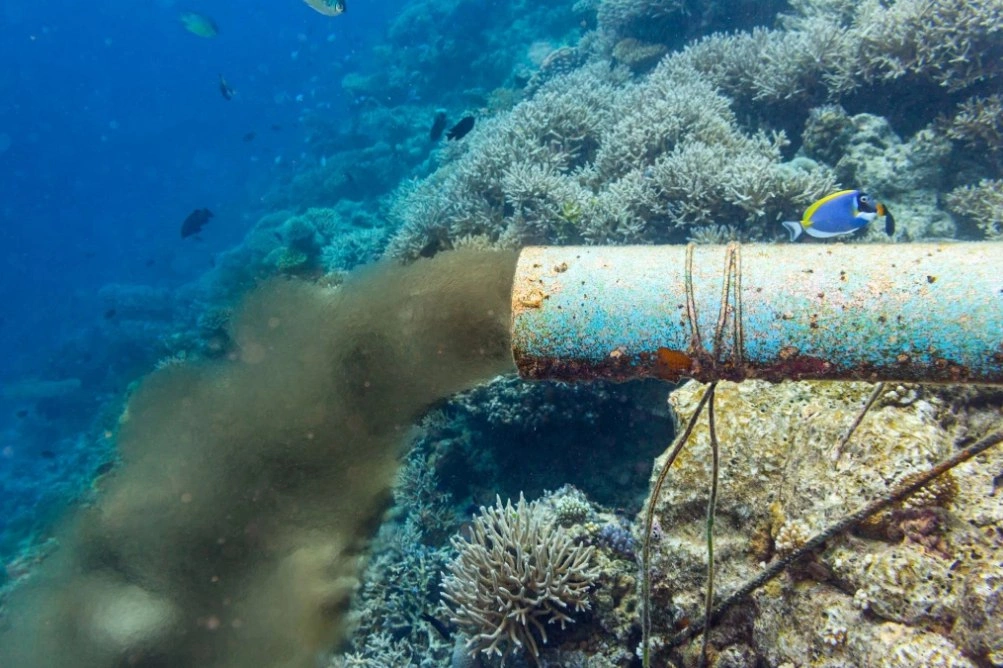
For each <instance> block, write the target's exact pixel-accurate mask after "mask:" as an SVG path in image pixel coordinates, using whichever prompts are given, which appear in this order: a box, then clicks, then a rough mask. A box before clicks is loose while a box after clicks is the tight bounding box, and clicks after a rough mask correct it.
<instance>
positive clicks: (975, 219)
mask: <svg viewBox="0 0 1003 668" xmlns="http://www.w3.org/2000/svg"><path fill="white" fill-rule="evenodd" d="M945 201H946V203H947V206H948V208H950V209H951V211H953V212H954V213H956V214H957V215H959V216H961V217H962V218H964V219H967V220H969V221H970V222H971V223H973V224H974V225H975V226H976V227H978V228H979V230H981V231H982V233H983V234H984V235H985V236H986V238H989V239H1001V238H1003V180H995V179H983V180H982V181H979V183H978V184H977V185H974V186H961V187H959V188H955V189H954V190H952V191H951V192H949V193H948V194H947V197H946V198H945Z"/></svg>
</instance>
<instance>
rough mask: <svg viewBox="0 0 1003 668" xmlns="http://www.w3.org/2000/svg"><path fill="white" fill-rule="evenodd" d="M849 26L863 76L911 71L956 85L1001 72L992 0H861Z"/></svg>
mask: <svg viewBox="0 0 1003 668" xmlns="http://www.w3.org/2000/svg"><path fill="white" fill-rule="evenodd" d="M853 32H854V34H855V35H856V37H857V39H858V41H859V49H860V50H859V57H858V67H859V72H860V74H861V75H863V76H864V77H865V78H870V79H895V78H898V77H901V76H904V75H906V74H915V75H918V76H920V77H923V78H927V79H930V80H932V81H934V82H936V83H937V84H939V85H941V86H944V87H945V88H948V89H950V90H960V89H963V88H966V87H968V86H971V85H973V84H976V83H978V82H981V81H986V80H988V79H990V78H995V77H997V76H999V75H1000V74H1001V73H1003V66H1001V63H1003V4H1000V2H998V0H898V2H893V3H888V2H882V1H880V0H866V1H865V2H862V3H860V8H859V10H858V12H857V15H856V17H855V18H854V30H853Z"/></svg>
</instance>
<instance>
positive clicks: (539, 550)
mask: <svg viewBox="0 0 1003 668" xmlns="http://www.w3.org/2000/svg"><path fill="white" fill-rule="evenodd" d="M470 530H471V538H470V540H469V542H468V541H465V540H463V539H461V538H456V537H454V538H453V540H452V544H453V547H454V548H456V550H457V551H458V552H459V554H458V555H457V557H456V559H455V560H454V561H453V562H452V563H451V564H450V565H449V574H448V575H447V576H446V577H445V578H444V579H443V582H442V596H443V598H444V599H445V601H446V605H447V607H448V608H449V609H450V613H451V619H452V621H453V623H455V624H457V625H458V626H459V628H460V629H461V630H462V631H463V632H464V633H465V634H467V635H468V636H469V639H468V640H467V648H468V649H469V650H470V653H471V654H476V653H478V652H483V653H485V654H497V655H501V656H508V655H509V654H510V653H511V652H512V650H513V649H515V648H516V647H523V648H525V649H526V651H528V652H529V653H530V655H531V656H533V657H534V658H536V657H538V656H539V645H538V642H537V636H539V639H540V641H541V642H543V643H546V642H547V629H546V627H545V624H553V623H555V622H558V623H560V625H561V628H564V626H565V624H567V623H568V622H573V621H574V620H573V619H572V618H571V615H570V614H568V613H569V612H570V611H571V609H572V608H573V609H574V610H576V611H577V610H588V609H589V601H588V592H589V589H590V587H591V586H592V584H593V583H594V582H595V581H596V579H597V578H598V577H599V569H598V568H595V567H593V566H592V565H591V564H590V561H591V559H592V554H593V552H594V551H595V548H593V547H591V546H581V545H576V544H575V542H574V539H573V537H572V535H571V534H570V533H568V532H567V531H566V530H564V529H563V528H561V527H560V525H551V524H549V523H548V521H547V519H546V518H545V516H544V515H543V514H542V513H541V511H540V506H539V503H538V502H533V503H527V502H526V499H525V498H523V497H522V496H521V495H520V497H519V502H518V503H517V504H516V505H515V506H513V505H512V502H511V501H509V502H507V503H506V504H505V505H504V506H503V505H502V502H501V499H500V498H498V499H497V501H496V504H495V506H494V507H493V508H485V507H481V514H480V515H479V516H477V517H475V518H474V520H473V523H472V525H471V529H470ZM503 648H504V649H503Z"/></svg>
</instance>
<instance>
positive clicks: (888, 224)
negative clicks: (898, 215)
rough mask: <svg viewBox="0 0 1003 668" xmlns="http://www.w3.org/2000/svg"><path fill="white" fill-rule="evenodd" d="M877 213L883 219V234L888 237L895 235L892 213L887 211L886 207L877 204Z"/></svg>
mask: <svg viewBox="0 0 1003 668" xmlns="http://www.w3.org/2000/svg"><path fill="white" fill-rule="evenodd" d="M878 213H879V214H881V215H882V216H884V217H885V234H887V235H888V236H890V237H891V236H894V235H895V217H894V216H892V212H891V211H889V210H888V207H887V206H885V205H884V204H878Z"/></svg>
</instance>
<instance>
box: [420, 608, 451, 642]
mask: <svg viewBox="0 0 1003 668" xmlns="http://www.w3.org/2000/svg"><path fill="white" fill-rule="evenodd" d="M421 618H422V619H424V620H425V621H426V622H428V623H429V624H431V625H432V628H433V629H435V630H436V631H437V632H438V633H439V635H440V636H442V639H443V640H452V639H453V629H452V628H450V627H449V625H447V624H446V622H444V621H442V620H441V619H437V618H435V617H433V616H432V615H430V614H428V613H427V612H423V613H421Z"/></svg>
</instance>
